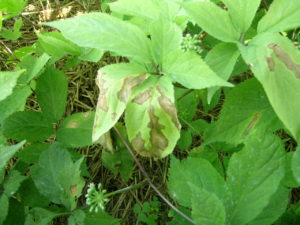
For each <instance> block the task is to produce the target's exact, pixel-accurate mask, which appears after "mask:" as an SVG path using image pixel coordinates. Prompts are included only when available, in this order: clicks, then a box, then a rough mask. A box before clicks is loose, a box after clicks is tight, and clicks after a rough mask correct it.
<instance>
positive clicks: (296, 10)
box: [257, 0, 300, 33]
mask: <svg viewBox="0 0 300 225" xmlns="http://www.w3.org/2000/svg"><path fill="white" fill-rule="evenodd" d="M299 18H300V1H298V0H289V1H286V0H274V1H273V3H272V4H271V6H270V8H269V10H268V13H267V14H266V15H265V16H264V17H263V18H262V19H261V20H260V21H259V23H258V27H257V31H258V32H259V33H262V32H282V31H285V30H291V29H294V28H297V27H299V26H300V20H299Z"/></svg>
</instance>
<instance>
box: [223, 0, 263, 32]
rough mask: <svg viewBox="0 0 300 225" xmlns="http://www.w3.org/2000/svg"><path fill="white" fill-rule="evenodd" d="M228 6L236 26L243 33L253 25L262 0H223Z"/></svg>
mask: <svg viewBox="0 0 300 225" xmlns="http://www.w3.org/2000/svg"><path fill="white" fill-rule="evenodd" d="M223 2H224V3H225V5H226V6H227V7H228V13H229V16H230V18H231V21H232V22H233V24H234V26H235V28H236V29H237V30H238V31H239V32H240V33H241V34H245V32H246V31H247V30H248V29H249V27H250V26H251V23H252V20H253V18H254V16H255V13H256V11H257V9H258V7H259V5H260V2H261V0H223Z"/></svg>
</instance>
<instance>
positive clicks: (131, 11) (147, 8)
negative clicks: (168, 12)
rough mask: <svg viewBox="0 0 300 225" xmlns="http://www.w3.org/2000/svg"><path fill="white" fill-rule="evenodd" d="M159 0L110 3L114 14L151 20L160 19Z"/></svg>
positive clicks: (125, 0)
mask: <svg viewBox="0 0 300 225" xmlns="http://www.w3.org/2000/svg"><path fill="white" fill-rule="evenodd" d="M158 3H159V1H157V0H143V3H142V4H141V1H140V0H118V1H116V2H113V3H110V4H109V7H110V9H111V10H112V11H113V12H117V13H120V14H124V15H130V16H137V17H142V18H145V19H149V20H156V19H158V18H159V14H160V11H161V9H160V7H159V4H158Z"/></svg>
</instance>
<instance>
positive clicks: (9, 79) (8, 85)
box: [0, 70, 25, 101]
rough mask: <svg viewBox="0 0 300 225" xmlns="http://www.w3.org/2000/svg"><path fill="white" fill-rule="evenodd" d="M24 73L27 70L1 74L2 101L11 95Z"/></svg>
mask: <svg viewBox="0 0 300 225" xmlns="http://www.w3.org/2000/svg"><path fill="white" fill-rule="evenodd" d="M24 72H25V70H18V71H12V72H9V71H5V72H0V101H2V100H4V99H5V98H6V97H7V96H9V95H11V93H12V92H13V89H14V87H15V86H16V84H17V80H18V78H19V76H20V75H21V74H22V73H24Z"/></svg>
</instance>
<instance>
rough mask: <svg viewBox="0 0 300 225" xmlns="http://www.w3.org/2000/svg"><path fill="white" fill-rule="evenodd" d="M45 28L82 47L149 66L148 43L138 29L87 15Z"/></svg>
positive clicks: (108, 16) (107, 18)
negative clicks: (55, 29) (110, 53)
mask: <svg viewBox="0 0 300 225" xmlns="http://www.w3.org/2000/svg"><path fill="white" fill-rule="evenodd" d="M46 25H49V26H52V27H55V28H57V29H59V30H60V31H61V32H62V34H63V35H64V36H65V38H67V39H69V40H71V41H72V42H74V43H75V44H77V45H79V46H82V47H89V48H96V49H99V50H104V51H112V52H115V53H117V54H120V55H122V56H126V57H129V58H131V59H134V60H136V61H138V62H140V63H148V62H151V59H152V56H151V52H150V40H149V39H148V38H147V37H146V35H145V34H144V33H143V31H142V30H140V29H139V28H138V27H137V26H134V25H132V24H130V23H127V22H124V21H122V20H120V19H117V18H115V17H112V16H110V15H108V14H102V13H89V14H84V15H81V16H78V17H75V18H70V19H65V20H60V21H54V22H49V23H46Z"/></svg>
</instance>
